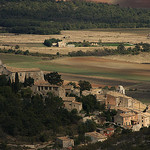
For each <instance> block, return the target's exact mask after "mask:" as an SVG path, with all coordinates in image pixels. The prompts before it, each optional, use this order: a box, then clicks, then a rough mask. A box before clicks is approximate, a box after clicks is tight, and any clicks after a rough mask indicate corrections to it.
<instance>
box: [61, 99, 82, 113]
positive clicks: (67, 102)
mask: <svg viewBox="0 0 150 150" xmlns="http://www.w3.org/2000/svg"><path fill="white" fill-rule="evenodd" d="M63 102H64V107H65V108H66V109H67V110H68V111H71V110H73V109H76V110H77V112H78V113H79V112H80V111H81V110H82V103H81V102H76V101H75V97H63Z"/></svg>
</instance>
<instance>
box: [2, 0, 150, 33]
mask: <svg viewBox="0 0 150 150" xmlns="http://www.w3.org/2000/svg"><path fill="white" fill-rule="evenodd" d="M0 3H1V9H0V26H2V27H6V28H4V30H5V31H7V32H14V33H30V34H31V33H32V34H60V30H72V29H89V28H139V27H150V21H149V20H150V16H149V9H134V8H121V7H119V6H118V5H108V4H102V3H93V2H86V1H80V0H71V1H67V2H63V1H61V2H56V1H55V0H31V1H29V0H22V1H21V0H13V1H10V0H9V1H8V0H2V1H1V2H0ZM89 10H90V11H89Z"/></svg>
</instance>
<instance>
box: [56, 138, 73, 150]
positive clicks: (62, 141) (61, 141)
mask: <svg viewBox="0 0 150 150" xmlns="http://www.w3.org/2000/svg"><path fill="white" fill-rule="evenodd" d="M56 143H57V144H58V145H59V146H60V147H62V148H69V147H73V146H74V140H73V139H70V138H69V137H67V136H65V137H57V139H56Z"/></svg>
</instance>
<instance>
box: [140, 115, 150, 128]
mask: <svg viewBox="0 0 150 150" xmlns="http://www.w3.org/2000/svg"><path fill="white" fill-rule="evenodd" d="M138 120H139V125H140V126H141V127H149V126H150V113H148V112H145V113H143V112H141V113H139V114H138Z"/></svg>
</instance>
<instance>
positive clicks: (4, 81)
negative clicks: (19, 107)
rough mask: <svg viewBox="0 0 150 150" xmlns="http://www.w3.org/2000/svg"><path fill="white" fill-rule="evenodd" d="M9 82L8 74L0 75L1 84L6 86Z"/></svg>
mask: <svg viewBox="0 0 150 150" xmlns="http://www.w3.org/2000/svg"><path fill="white" fill-rule="evenodd" d="M7 84H8V81H7V78H6V75H0V86H6V85H7Z"/></svg>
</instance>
